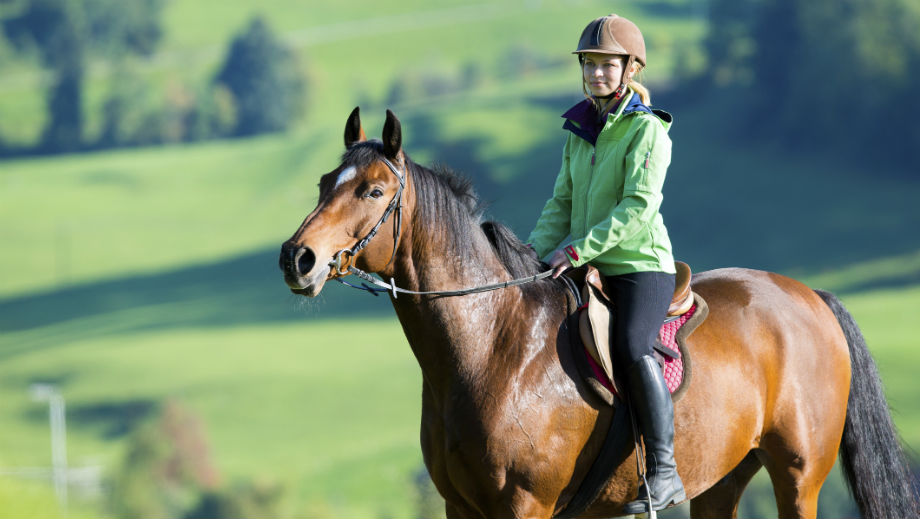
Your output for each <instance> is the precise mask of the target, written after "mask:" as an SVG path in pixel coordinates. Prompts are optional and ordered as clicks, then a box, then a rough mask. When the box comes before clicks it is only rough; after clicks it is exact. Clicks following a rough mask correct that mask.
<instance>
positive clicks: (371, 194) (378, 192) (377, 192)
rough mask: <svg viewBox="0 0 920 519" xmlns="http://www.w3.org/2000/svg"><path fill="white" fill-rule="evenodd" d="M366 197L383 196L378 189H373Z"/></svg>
mask: <svg viewBox="0 0 920 519" xmlns="http://www.w3.org/2000/svg"><path fill="white" fill-rule="evenodd" d="M367 196H368V197H370V198H380V197H381V196H383V191H381V190H380V188H376V187H375V188H374V190H373V191H371V192H370V193H368V194H367Z"/></svg>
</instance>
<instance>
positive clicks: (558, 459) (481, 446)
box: [279, 108, 918, 518]
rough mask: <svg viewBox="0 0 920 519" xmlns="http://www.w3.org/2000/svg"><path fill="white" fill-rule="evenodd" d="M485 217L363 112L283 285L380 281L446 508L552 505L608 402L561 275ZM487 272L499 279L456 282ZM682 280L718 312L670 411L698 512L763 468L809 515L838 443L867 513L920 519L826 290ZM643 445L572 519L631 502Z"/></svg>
mask: <svg viewBox="0 0 920 519" xmlns="http://www.w3.org/2000/svg"><path fill="white" fill-rule="evenodd" d="M482 214H483V210H482V207H481V204H480V202H479V199H478V197H477V196H476V194H475V191H474V190H473V187H472V184H471V182H470V181H469V180H467V179H464V178H462V177H461V176H459V175H457V174H455V173H453V172H451V171H450V170H449V168H446V167H437V168H435V169H432V168H428V167H424V166H421V165H419V164H416V163H414V162H413V161H412V160H411V159H410V158H409V156H408V155H407V154H406V152H405V151H404V150H403V149H402V130H401V123H400V121H399V119H398V118H397V117H396V116H395V115H394V114H393V113H392V112H391V111H389V110H387V115H386V121H385V123H384V127H383V133H382V139H370V140H369V139H367V137H366V134H365V132H364V130H363V128H362V126H361V122H360V115H359V110H358V108H355V109H354V111H353V112H352V113H351V115H350V116H349V117H348V120H347V122H346V126H345V152H344V154H343V156H342V160H341V164H340V165H339V166H338V167H336V168H335V169H333V170H332V171H331V172H329V173H327V174H325V175H323V176H322V177H321V180H320V183H319V199H318V203H317V206H316V208H315V209H314V210H313V211H312V212H311V213H309V215H307V216H306V218H305V219H304V220H303V222H302V224H301V225H300V227H299V228H298V229H297V231H296V232H295V233H294V234H293V236H291V238H290V239H288V240H287V241H285V242H284V243H283V245H282V247H281V252H280V257H279V265H280V268H281V270H282V272H283V276H284V280H285V282H286V284H287V286H288V288H289V289H290V291H291V292H293V293H294V294H299V295H303V296H309V297H313V296H316V295H317V294H319V293H320V291H321V290H322V289H323V286H324V284H325V283H326V282H327V281H330V280H333V279H337V280H341V279H342V278H343V277H344V276H346V275H348V274H350V273H359V272H363V273H376V274H378V275H379V276H380V278H382V279H388V280H390V282H389V283H381V284H383V285H384V286H387V287H388V291H389V292H390V296H389V297H390V299H391V302H392V305H393V308H394V309H395V312H396V315H397V317H398V319H399V322H400V323H401V325H402V328H403V331H404V333H405V335H406V339H407V341H408V343H409V346H410V347H411V349H412V352H413V354H414V356H415V358H416V359H417V361H418V365H419V367H420V368H421V372H422V381H423V382H422V411H421V434H420V439H421V450H422V454H423V458H424V462H425V465H426V467H427V469H428V471H429V473H430V475H431V479H432V481H433V482H434V485H435V487H436V488H437V490H438V492H439V493H440V494H441V496H443V498H444V500H445V507H446V514H447V517H450V518H454V517H545V518H549V517H553V516H557V515H559V514H560V513H562V512H563V511H564V510H565V507H566V505H567V503H568V502H569V501H570V500H571V499H572V497H573V495H574V494H575V493H576V490H577V488H578V486H579V484H580V482H581V481H582V480H583V479H584V478H585V475H586V473H587V471H588V470H589V467H590V466H591V464H592V461H593V460H594V458H595V457H596V456H597V454H598V451H599V450H600V449H601V447H602V445H603V443H604V438H605V436H606V431H607V428H608V426H609V425H610V424H611V421H612V416H613V410H612V409H611V407H610V406H607V405H604V404H602V403H599V402H598V399H597V398H596V397H594V396H593V395H592V394H590V393H589V392H588V390H586V388H585V382H584V381H583V380H582V379H581V378H580V377H579V375H578V372H577V370H576V367H575V360H574V355H575V353H573V350H572V348H571V347H570V341H571V340H572V337H571V333H570V330H569V329H568V327H569V325H568V316H569V315H570V314H571V312H572V310H573V297H572V295H571V293H570V291H569V290H568V289H567V288H566V285H565V283H563V282H561V280H560V279H549V278H546V279H536V278H537V276H536V274H538V273H540V272H542V271H543V269H545V268H546V265H545V264H544V263H542V262H541V261H540V260H539V259H537V258H536V257H535V254H534V253H533V252H532V251H531V250H530V249H529V248H528V247H527V246H525V245H524V244H522V243H521V241H520V240H519V239H518V238H517V237H515V236H514V234H513V232H511V231H510V229H508V228H507V227H505V226H504V225H502V224H499V223H496V222H484V221H482V220H483V216H482ZM394 215H395V216H394ZM391 217H392V218H391ZM388 220H389V221H390V223H389V224H387V223H386V222H387V221H388ZM527 276H531V281H532V282H530V283H526V284H519V285H518V284H513V286H511V285H512V284H509V281H512V280H515V279H518V278H522V277H527ZM352 279H353V278H352ZM373 279H378V278H373ZM482 285H487V286H490V288H494V287H496V286H501V287H503V288H500V289H497V290H489V291H474V290H464V289H465V288H466V287H471V286H482ZM365 286H367V285H365ZM397 286H398V287H399V290H397V289H396V287H397ZM692 289H693V291H695V292H696V293H697V294H699V295H700V296H701V297H703V298H704V299H705V301H706V302H707V304H708V306H709V309H710V312H709V315H708V317H707V318H706V320H705V321H703V322H702V324H700V325H699V327H698V328H697V329H696V330H695V331H693V333H692V334H691V335H690V336H689V337H688V338H687V349H688V351H689V352H690V353H691V355H692V358H693V366H694V374H693V383H692V384H690V385H689V387H688V388H687V390H686V391H685V393H684V395H683V397H682V398H681V399H680V400H679V402H678V403H677V404H676V405H675V416H674V422H675V430H676V434H675V457H676V460H677V467H678V471H679V473H680V477H681V479H682V480H683V482H684V486H685V489H686V492H687V496H688V498H689V499H690V513H691V515H692V516H693V517H735V516H736V515H737V511H738V503H739V500H740V497H741V494H742V491H743V490H744V488H745V487H746V485H747V484H748V483H749V482H750V480H751V479H752V477H753V476H754V475H755V473H757V472H758V471H759V470H760V469H761V468H763V467H765V468H766V470H767V472H768V473H769V476H770V479H771V481H772V484H773V488H774V494H775V499H776V506H777V510H778V514H779V516H780V517H814V516H815V515H816V514H817V506H818V493H819V491H820V490H821V486H822V483H823V482H824V480H825V478H826V477H827V475H828V473H829V472H830V470H831V468H832V467H833V465H834V462H835V460H836V459H837V457H838V451H839V456H840V458H841V460H842V466H843V469H844V473H845V478H846V481H847V483H848V485H849V486H850V488H851V490H852V493H853V495H854V499H855V501H856V503H857V504H858V506H859V509H860V511H861V512H862V515H863V517H907V516H911V517H915V516H916V515H917V510H918V507H917V499H916V495H915V493H914V491H913V488H912V485H911V483H910V481H911V478H910V474H909V471H908V466H907V463H906V457H905V455H904V453H903V451H902V450H901V447H900V446H899V444H898V441H899V440H898V436H897V431H896V430H895V428H894V426H893V424H892V420H891V416H890V413H889V411H888V407H887V404H886V401H885V398H884V394H883V392H882V387H881V382H880V379H879V376H878V372H877V369H876V367H875V364H874V361H873V360H872V357H871V356H870V354H869V351H868V349H867V347H866V343H865V340H864V338H863V336H862V333H861V332H860V331H859V327H858V326H857V325H856V323H855V321H854V320H853V317H852V316H851V315H850V314H849V313H848V312H847V310H846V309H845V308H844V307H843V305H842V304H841V303H840V301H839V300H838V299H837V297H835V296H834V295H833V294H830V293H828V292H823V291H815V290H812V289H810V288H808V287H807V286H805V285H804V284H802V283H800V282H798V281H796V280H793V279H791V278H788V277H784V276H782V275H779V274H775V273H769V272H763V271H755V270H749V269H743V268H726V269H718V270H712V271H708V272H703V273H699V274H695V275H694V276H693V282H692ZM635 456H636V453H635V451H634V450H633V451H631V452H630V453H629V455H628V457H626V458H625V459H624V460H623V462H622V463H620V464H619V465H618V466H616V467H610V474H611V475H610V477H609V479H608V480H606V482H605V483H604V485H603V487H602V489H601V491H600V492H599V493H598V495H597V498H596V499H594V500H593V502H591V503H590V506H588V507H587V508H586V509H585V510H583V512H582V513H581V516H583V517H610V516H616V515H618V514H621V513H622V507H623V505H624V504H625V503H627V502H629V501H630V500H632V499H634V498H635V497H636V495H637V490H638V477H637V467H636V463H635V460H636V458H635Z"/></svg>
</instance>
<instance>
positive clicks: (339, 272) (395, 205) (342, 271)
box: [329, 157, 553, 299]
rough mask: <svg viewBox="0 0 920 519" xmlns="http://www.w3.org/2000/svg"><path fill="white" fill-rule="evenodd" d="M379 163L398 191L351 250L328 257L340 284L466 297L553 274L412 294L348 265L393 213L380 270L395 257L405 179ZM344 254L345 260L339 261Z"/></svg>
mask: <svg viewBox="0 0 920 519" xmlns="http://www.w3.org/2000/svg"><path fill="white" fill-rule="evenodd" d="M382 160H383V163H384V164H386V165H387V167H388V168H389V169H390V171H391V172H393V174H394V175H396V178H397V179H398V180H399V188H398V189H397V190H396V194H394V195H393V198H392V199H391V200H390V203H389V204H388V205H387V208H386V209H385V210H384V212H383V215H382V216H381V217H380V219H379V220H377V224H376V225H374V227H373V228H372V229H371V230H370V232H368V233H367V234H366V235H365V236H364V237H363V238H361V239H360V240H358V243H356V244H355V245H354V246H353V247H352V248H350V249H342V250H340V251H338V252H336V253H335V255H333V256H332V261H330V262H329V267H330V268H331V269H332V271H333V272H334V273H335V274H336V277H335V278H333V279H335V280H336V281H338V282H339V283H342V284H343V285H346V286H349V287H352V288H357V289H358V290H364V291H366V292H370V293H371V294H372V295H374V296H376V295H377V294H378V293H380V292H389V293H391V294H392V295H393V299H396V297H397V296H398V294H400V293H402V294H410V295H436V296H463V295H467V294H477V293H480V292H489V291H492V290H498V289H502V288H508V287H512V286H516V285H523V284H525V283H531V282H534V281H538V280H540V279H546V278H548V277H549V276H551V275H552V274H553V271H552V269H550V270H547V271H546V272H541V273H539V274H535V275H533V276H528V277H524V278H518V279H512V280H510V281H503V282H499V283H492V284H489V285H482V286H478V287H472V288H464V289H460V290H431V291H415V290H407V289H405V288H400V287H398V286H396V281H395V280H394V279H393V278H390V282H389V283H387V282H385V281H383V280H381V279H378V278H375V277H374V276H372V275H370V274H368V273H367V272H365V271H363V270H361V269H359V268H357V267H355V266H354V265H349V260H350V259H351V258H354V257H355V256H357V254H358V253H359V252H361V251H362V250H363V249H364V248H365V247H367V244H368V243H370V241H371V240H372V239H373V238H374V236H376V235H377V231H379V230H380V226H382V225H383V224H384V223H385V222H386V221H387V220H388V219H389V218H390V215H392V214H393V211H396V231H395V233H394V236H393V252H392V253H391V254H390V260H389V261H388V262H387V264H386V265H385V266H384V268H386V267H388V266H390V264H391V263H393V259H394V258H395V257H396V247H397V246H398V244H399V235H400V232H401V231H402V208H403V204H402V195H403V191H404V190H405V188H406V176H405V174H404V173H403V172H401V171H399V170H398V169H396V166H394V165H393V163H392V162H390V161H389V159H387V158H386V157H383V159H382ZM345 255H347V256H348V257H346V258H343V256H345ZM349 274H354V275H356V276H358V277H359V278H361V279H363V280H365V281H368V282H370V283H373V284H374V285H376V286H377V287H379V288H375V287H372V286H368V285H367V284H366V283H362V284H361V286H358V285H353V284H351V283H349V282H347V281H343V280H342V279H341V276H347V275H349Z"/></svg>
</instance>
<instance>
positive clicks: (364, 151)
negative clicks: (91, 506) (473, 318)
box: [342, 139, 564, 293]
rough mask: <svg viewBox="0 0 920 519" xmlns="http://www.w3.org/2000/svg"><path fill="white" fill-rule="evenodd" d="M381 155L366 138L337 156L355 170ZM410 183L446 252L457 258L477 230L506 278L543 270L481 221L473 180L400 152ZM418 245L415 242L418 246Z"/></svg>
mask: <svg viewBox="0 0 920 519" xmlns="http://www.w3.org/2000/svg"><path fill="white" fill-rule="evenodd" d="M381 157H383V143H382V142H381V141H379V140H377V139H370V140H367V141H363V142H360V143H356V144H354V145H352V146H351V147H350V148H349V149H348V150H347V151H346V152H345V154H344V155H343V157H342V161H343V162H344V163H348V164H353V165H354V166H356V167H358V168H359V169H360V168H363V167H368V166H370V165H371V164H372V163H374V162H375V161H378V160H380V159H381ZM406 163H407V167H408V169H409V170H410V173H411V175H410V177H411V179H412V186H413V188H415V190H416V192H417V193H418V196H417V197H416V211H417V215H418V217H419V218H421V221H423V222H426V225H428V224H430V225H433V224H435V223H439V224H440V225H443V226H445V229H444V232H445V233H448V234H449V235H450V236H451V237H452V239H451V240H449V247H450V248H451V250H449V251H448V253H449V254H451V255H453V256H456V257H460V258H463V257H465V256H467V255H468V254H469V251H470V250H472V243H473V239H474V238H475V237H476V235H475V233H477V232H481V233H483V234H484V235H485V236H486V238H487V240H488V242H489V244H490V245H491V246H492V251H493V252H494V253H495V255H496V257H498V259H499V260H500V261H501V263H502V265H503V266H504V267H505V270H506V271H507V272H508V274H509V275H510V276H511V277H512V278H522V277H527V276H533V275H536V274H539V273H540V272H544V271H546V270H548V269H549V266H548V265H547V264H546V263H544V262H542V261H540V259H539V258H537V256H536V254H535V253H534V252H533V250H532V249H530V247H527V246H526V245H524V243H523V242H521V240H520V239H519V238H518V237H517V236H516V235H515V234H514V232H513V231H512V230H511V229H509V228H508V227H507V226H505V225H503V224H501V223H499V222H495V221H491V220H489V221H482V218H483V213H484V210H485V207H484V204H483V202H482V200H481V199H480V198H479V195H478V194H477V193H476V191H475V189H474V187H473V182H472V181H471V180H470V179H469V178H467V177H464V176H462V175H460V174H458V173H456V172H455V171H453V170H451V169H450V168H449V167H447V166H444V165H442V164H437V165H435V166H434V168H427V167H425V166H422V165H420V164H417V163H415V162H413V161H412V160H411V159H410V158H409V157H408V155H407V156H406ZM420 245H421V244H420ZM551 286H557V287H563V286H564V285H563V284H562V283H561V282H557V281H543V282H535V283H528V284H526V285H522V288H523V289H524V291H525V293H527V292H532V289H535V288H540V287H542V288H546V287H551Z"/></svg>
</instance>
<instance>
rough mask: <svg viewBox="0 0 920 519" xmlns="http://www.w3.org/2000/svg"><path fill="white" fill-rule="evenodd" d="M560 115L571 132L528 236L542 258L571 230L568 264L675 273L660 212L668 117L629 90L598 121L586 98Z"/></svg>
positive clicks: (668, 151)
mask: <svg viewBox="0 0 920 519" xmlns="http://www.w3.org/2000/svg"><path fill="white" fill-rule="evenodd" d="M563 117H565V118H566V119H567V122H566V124H565V128H566V129H569V130H570V132H569V134H568V136H567V139H566V142H565V147H564V148H563V155H562V167H561V169H560V171H559V175H558V176H557V177H556V184H555V187H554V188H553V196H552V198H550V199H549V200H548V201H547V202H546V205H545V206H544V207H543V212H542V213H541V214H540V218H539V220H538V221H537V224H536V227H535V228H534V230H533V232H532V233H531V234H530V238H529V239H528V242H530V244H531V245H532V246H533V248H534V249H535V250H536V252H537V254H538V255H539V256H540V257H545V256H546V255H548V254H549V253H550V252H552V251H553V250H555V249H557V248H559V247H560V246H561V245H563V240H564V239H565V238H566V237H569V240H570V241H568V242H567V245H566V247H565V251H566V253H567V254H568V255H569V260H570V261H571V263H572V265H573V266H575V267H580V266H582V265H584V264H586V263H590V264H592V265H594V266H595V267H597V269H598V270H600V272H601V273H602V274H604V275H606V276H614V275H620V274H627V273H631V272H646V271H654V272H666V273H672V274H673V273H674V272H675V269H674V257H673V255H672V253H671V240H670V239H669V238H668V231H667V229H665V226H664V221H663V220H662V218H661V213H659V211H658V209H659V207H661V200H662V195H661V188H662V186H663V185H664V179H665V174H666V172H667V169H668V164H670V162H671V139H670V138H669V137H668V133H667V132H668V129H669V127H670V125H671V116H670V115H669V114H668V113H667V112H662V111H659V110H656V111H655V112H652V111H651V110H650V109H649V108H648V107H647V106H645V105H644V104H642V102H641V101H640V100H639V95H638V94H636V93H634V92H632V91H630V96H629V97H626V98H624V100H623V102H621V103H620V105H619V107H618V108H617V109H616V110H615V111H613V112H611V113H609V114H608V115H607V121H606V123H605V124H604V125H603V127H601V126H600V125H599V124H598V125H595V124H594V123H593V120H594V117H595V116H594V111H593V108H592V107H590V101H587V100H586V101H584V102H582V103H580V104H579V105H576V106H575V107H573V108H572V109H571V110H569V111H568V112H566V114H565V115H563ZM593 140H596V143H595V142H592V141H593Z"/></svg>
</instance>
